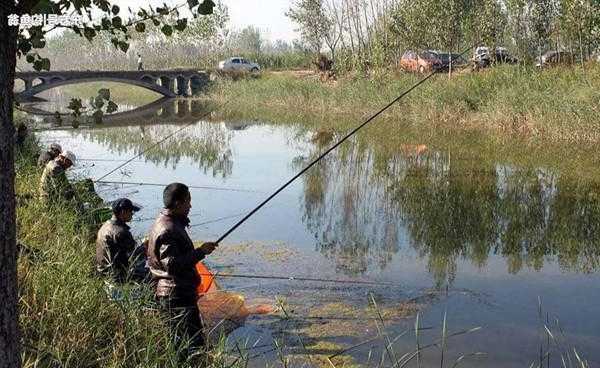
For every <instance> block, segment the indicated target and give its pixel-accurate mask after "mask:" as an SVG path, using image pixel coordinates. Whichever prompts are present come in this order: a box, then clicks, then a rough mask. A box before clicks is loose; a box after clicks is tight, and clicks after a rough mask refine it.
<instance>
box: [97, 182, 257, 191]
mask: <svg viewBox="0 0 600 368" xmlns="http://www.w3.org/2000/svg"><path fill="white" fill-rule="evenodd" d="M95 183H98V184H117V185H132V186H134V187H135V186H151V187H163V188H164V187H166V186H167V185H168V184H159V183H144V182H132V181H106V180H96V181H95ZM188 188H190V189H208V190H220V191H227V192H244V193H261V192H260V191H257V190H250V189H236V188H225V187H212V186H193V185H189V186H188Z"/></svg>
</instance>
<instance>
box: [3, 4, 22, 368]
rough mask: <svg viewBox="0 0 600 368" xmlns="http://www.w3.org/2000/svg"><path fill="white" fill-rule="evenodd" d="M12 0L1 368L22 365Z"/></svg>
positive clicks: (6, 37)
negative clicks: (19, 313) (16, 217)
mask: <svg viewBox="0 0 600 368" xmlns="http://www.w3.org/2000/svg"><path fill="white" fill-rule="evenodd" d="M14 7H15V5H14V2H13V1H8V3H7V4H6V5H2V6H0V234H1V235H0V300H1V301H2V303H1V305H0V368H15V367H17V368H18V367H20V366H21V348H20V346H21V338H20V334H19V315H18V296H17V290H18V287H17V247H16V226H15V165H14V161H15V157H14V152H13V149H14V144H13V139H14V131H15V129H14V124H13V87H14V84H15V80H14V76H15V64H16V46H17V45H16V43H17V41H16V40H17V28H16V27H9V26H8V22H7V17H8V15H10V14H12V13H14V12H15V9H14Z"/></svg>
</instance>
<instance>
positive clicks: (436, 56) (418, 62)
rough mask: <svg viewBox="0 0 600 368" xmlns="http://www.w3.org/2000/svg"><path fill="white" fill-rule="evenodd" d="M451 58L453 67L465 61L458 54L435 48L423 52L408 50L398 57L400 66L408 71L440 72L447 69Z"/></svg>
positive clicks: (463, 63)
mask: <svg viewBox="0 0 600 368" xmlns="http://www.w3.org/2000/svg"><path fill="white" fill-rule="evenodd" d="M451 59H452V67H453V68H455V67H456V68H458V67H460V66H462V65H465V64H466V63H467V62H466V60H465V59H464V58H463V57H462V56H461V55H460V54H452V53H451V54H448V53H446V52H442V51H436V50H425V51H423V52H415V51H411V50H408V51H406V52H405V53H404V54H403V55H402V58H401V59H400V67H401V68H402V69H404V70H406V71H409V72H419V73H429V72H432V71H435V72H441V71H446V70H448V67H449V66H450V60H451Z"/></svg>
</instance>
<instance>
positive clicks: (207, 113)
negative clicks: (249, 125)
mask: <svg viewBox="0 0 600 368" xmlns="http://www.w3.org/2000/svg"><path fill="white" fill-rule="evenodd" d="M229 101H231V100H227V101H225V102H223V103H222V104H221V105H219V106H217V107H216V108H214V109H212V110H209V111H208V112H206V113H205V114H203V115H201V116H200V117H198V120H195V121H193V122H191V123H188V124H186V125H184V126H183V127H181V128H179V129H177V130H176V131H174V132H173V133H171V134H169V135H167V136H166V137H164V138H163V139H161V140H159V141H158V142H156V143H154V144H152V145H151V146H150V147H148V148H146V149H144V150H143V151H142V152H140V153H139V154H137V155H135V156H134V157H132V158H130V159H129V160H127V161H125V162H124V163H122V164H121V165H119V166H117V167H115V168H114V169H112V170H111V171H109V172H108V173H106V174H104V175H103V176H101V177H100V178H98V179H96V180H94V183H97V182H99V181H101V180H102V179H105V178H106V177H107V176H109V175H110V174H112V173H114V172H116V171H117V170H119V169H121V168H123V167H125V166H127V165H128V164H129V163H131V162H133V161H134V160H136V159H138V158H140V157H142V156H143V155H144V154H146V153H147V152H149V151H151V150H153V149H154V148H156V147H158V146H159V145H161V144H162V143H163V142H165V141H166V140H168V139H170V138H172V137H174V136H175V135H176V134H178V133H180V132H182V131H183V130H185V129H187V128H189V127H190V126H192V125H196V124H197V123H198V121H199V120H201V119H204V118H205V117H207V116H208V115H210V114H212V113H213V112H215V111H218V110H220V109H222V108H223V107H224V106H225V105H227V104H228V103H229Z"/></svg>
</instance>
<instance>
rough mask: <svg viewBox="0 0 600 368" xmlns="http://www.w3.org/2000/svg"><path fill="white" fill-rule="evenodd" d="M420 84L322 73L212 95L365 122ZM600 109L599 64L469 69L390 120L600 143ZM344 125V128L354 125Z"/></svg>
mask: <svg viewBox="0 0 600 368" xmlns="http://www.w3.org/2000/svg"><path fill="white" fill-rule="evenodd" d="M418 79H419V76H418V75H413V74H406V73H393V72H386V73H378V74H377V76H376V77H372V78H363V77H351V76H343V77H340V78H339V80H338V81H337V82H330V83H322V82H321V81H320V80H319V78H318V77H317V76H294V75H292V74H286V73H283V74H281V73H277V74H269V73H265V75H263V77H262V78H259V79H246V80H241V81H227V80H220V81H219V83H217V84H216V85H215V86H214V87H213V90H212V94H211V97H212V98H215V99H217V100H227V99H229V98H231V97H235V98H234V100H233V101H232V102H231V103H230V104H228V105H227V109H229V110H231V111H236V110H240V109H244V110H247V111H255V110H259V109H265V108H268V109H272V110H276V111H281V112H282V113H286V112H288V113H289V111H290V110H293V111H294V113H296V114H299V113H307V114H315V115H336V116H337V117H344V118H345V117H353V118H355V119H358V118H361V117H365V116H367V115H368V114H369V113H372V112H374V111H377V110H378V109H379V108H381V107H382V106H384V105H385V104H386V103H388V102H389V101H391V100H393V99H394V98H395V97H397V96H398V95H399V94H400V93H401V92H403V91H404V90H406V89H407V88H408V87H409V86H410V85H412V84H413V83H415V82H416V81H417V80H418ZM238 96H239V97H238ZM599 109H600V66H599V65H596V64H589V65H587V66H586V68H585V69H582V68H581V67H580V66H578V67H573V68H556V69H548V70H541V71H540V70H537V69H535V68H533V67H522V66H504V67H496V68H492V69H489V70H485V71H483V72H479V73H470V72H468V71H462V72H459V73H456V74H455V75H453V76H452V77H451V78H448V76H447V75H445V74H440V75H437V76H435V77H434V78H433V80H432V81H430V82H428V83H426V84H425V85H423V86H421V87H420V88H419V89H417V90H415V91H414V92H413V93H412V94H411V95H410V96H407V98H406V99H404V101H401V102H400V103H399V104H398V105H397V106H395V107H394V108H392V109H391V110H390V111H388V112H387V113H386V115H385V116H386V117H387V118H389V120H390V122H394V121H404V122H407V123H408V124H413V125H416V124H418V125H420V126H428V127H432V128H433V127H435V128H442V129H451V130H461V131H464V130H475V131H484V132H486V133H487V132H490V133H492V134H494V135H499V136H504V135H516V136H519V137H525V138H536V139H543V140H548V141H560V142H578V143H581V142H586V143H592V142H598V141H600V114H599V112H600V110H599ZM337 120H338V121H337V123H336V125H337V126H340V127H344V126H347V124H348V122H352V121H353V120H349V119H337ZM381 125H384V124H381ZM387 127H388V128H389V127H390V126H389V124H388V125H387Z"/></svg>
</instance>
